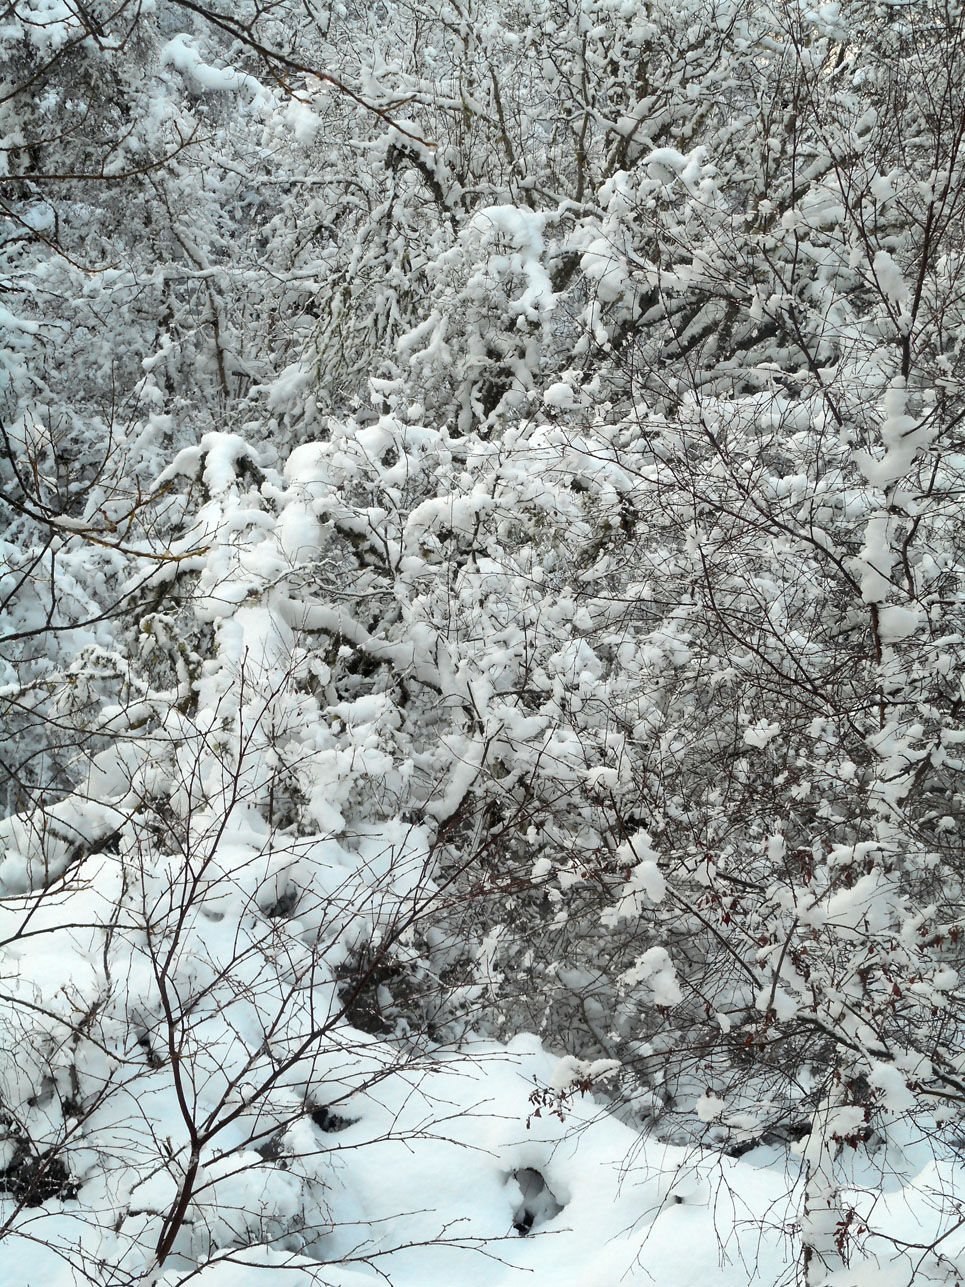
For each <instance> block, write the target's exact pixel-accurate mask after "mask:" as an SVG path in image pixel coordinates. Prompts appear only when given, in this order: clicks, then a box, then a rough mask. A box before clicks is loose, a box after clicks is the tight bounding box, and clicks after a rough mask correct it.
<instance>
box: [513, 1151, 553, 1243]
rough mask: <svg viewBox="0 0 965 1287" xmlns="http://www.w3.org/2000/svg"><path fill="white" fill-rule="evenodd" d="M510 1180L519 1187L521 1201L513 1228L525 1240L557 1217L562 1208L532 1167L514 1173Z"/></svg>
mask: <svg viewBox="0 0 965 1287" xmlns="http://www.w3.org/2000/svg"><path fill="white" fill-rule="evenodd" d="M512 1178H513V1179H514V1180H515V1181H516V1183H517V1184H518V1185H519V1192H520V1195H521V1196H522V1199H523V1200H522V1202H521V1203H520V1204H519V1206H518V1207H517V1208H516V1212H515V1214H514V1215H513V1228H514V1229H515V1230H516V1232H517V1233H518V1234H519V1236H520V1237H521V1238H525V1237H526V1235H527V1234H528V1233H532V1231H533V1230H534V1229H537V1228H539V1226H540V1225H541V1224H545V1223H546V1222H547V1220H552V1219H553V1218H554V1216H558V1215H559V1213H560V1212H561V1211H562V1210H563V1207H562V1204H561V1203H559V1202H557V1200H556V1194H555V1193H554V1192H553V1190H552V1189H551V1188H550V1187H549V1185H548V1184H547V1183H546V1181H545V1180H544V1179H543V1177H542V1175H540V1173H539V1171H534V1170H533V1169H532V1167H528V1166H526V1167H523V1168H522V1170H520V1171H514V1172H513V1175H512Z"/></svg>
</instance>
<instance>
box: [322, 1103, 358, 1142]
mask: <svg viewBox="0 0 965 1287" xmlns="http://www.w3.org/2000/svg"><path fill="white" fill-rule="evenodd" d="M356 1120H358V1119H356ZM312 1121H313V1122H314V1123H315V1125H316V1126H317V1127H318V1129H319V1130H320V1131H324V1132H325V1134H326V1135H336V1134H337V1133H338V1132H339V1131H347V1130H348V1128H349V1127H350V1126H354V1125H355V1122H354V1121H352V1120H351V1118H348V1117H339V1115H338V1113H333V1112H332V1110H331V1109H330V1108H326V1107H325V1106H324V1105H322V1107H321V1108H313V1109H312Z"/></svg>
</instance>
